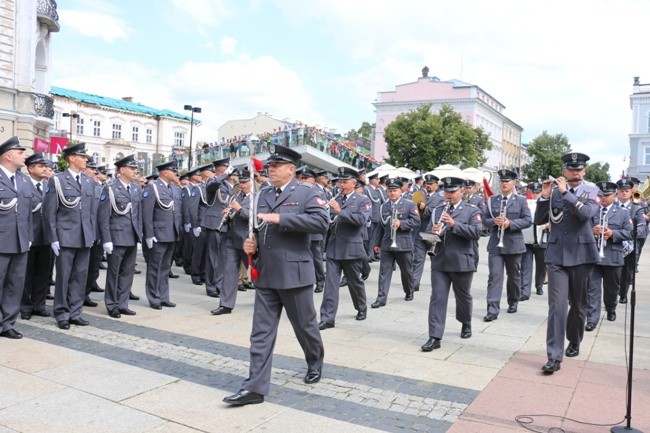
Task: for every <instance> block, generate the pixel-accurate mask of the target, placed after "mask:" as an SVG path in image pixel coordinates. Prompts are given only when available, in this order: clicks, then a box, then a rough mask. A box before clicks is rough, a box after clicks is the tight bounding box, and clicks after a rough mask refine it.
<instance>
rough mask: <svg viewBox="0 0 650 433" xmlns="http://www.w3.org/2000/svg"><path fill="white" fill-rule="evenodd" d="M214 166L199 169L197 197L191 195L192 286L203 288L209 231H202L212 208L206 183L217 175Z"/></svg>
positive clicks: (206, 165) (204, 166)
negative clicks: (199, 177)
mask: <svg viewBox="0 0 650 433" xmlns="http://www.w3.org/2000/svg"><path fill="white" fill-rule="evenodd" d="M215 170H216V169H215V167H214V164H212V163H210V164H205V165H202V166H200V167H199V172H200V173H201V182H199V183H198V184H197V185H196V189H195V190H194V194H195V195H190V204H189V207H190V212H189V213H190V225H191V227H190V229H191V231H192V244H193V245H192V268H191V270H190V272H191V273H192V284H195V285H197V286H202V285H203V284H205V268H206V264H205V263H206V262H205V256H206V254H205V249H206V246H205V241H206V239H207V236H208V231H207V230H202V229H201V227H202V222H203V216H204V215H205V213H206V212H207V210H208V208H209V207H210V206H209V204H208V198H207V197H208V193H207V191H206V189H205V185H206V183H207V182H208V181H209V180H210V178H211V177H213V176H214V174H215Z"/></svg>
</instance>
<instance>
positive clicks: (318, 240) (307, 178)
mask: <svg viewBox="0 0 650 433" xmlns="http://www.w3.org/2000/svg"><path fill="white" fill-rule="evenodd" d="M296 173H297V174H298V180H300V181H301V182H305V183H308V184H310V185H312V186H314V191H316V192H318V195H319V196H320V198H321V199H323V200H325V201H328V200H327V194H326V193H325V190H324V189H323V188H320V187H317V186H315V185H316V173H315V172H314V170H312V169H310V168H309V167H307V166H303V167H301V168H299V169H298V170H296ZM326 234H327V231H325V232H324V233H314V234H312V235H311V236H310V239H311V241H310V242H311V244H310V245H311V247H310V248H311V255H312V257H313V258H314V270H315V272H316V288H315V289H314V293H320V292H322V291H323V288H324V287H325V266H324V265H323V244H324V240H325V235H326Z"/></svg>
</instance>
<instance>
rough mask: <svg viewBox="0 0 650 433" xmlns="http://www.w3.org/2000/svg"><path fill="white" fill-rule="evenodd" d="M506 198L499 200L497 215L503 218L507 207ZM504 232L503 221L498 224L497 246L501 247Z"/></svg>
mask: <svg viewBox="0 0 650 433" xmlns="http://www.w3.org/2000/svg"><path fill="white" fill-rule="evenodd" d="M506 203H507V201H506V200H501V208H500V209H499V216H502V217H503V218H506V213H507V208H506ZM504 232H505V228H504V227H503V223H501V225H500V226H499V228H498V229H497V237H498V238H499V243H498V245H497V247H499V248H503V233H504Z"/></svg>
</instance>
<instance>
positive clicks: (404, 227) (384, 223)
mask: <svg viewBox="0 0 650 433" xmlns="http://www.w3.org/2000/svg"><path fill="white" fill-rule="evenodd" d="M396 206H397V219H399V220H400V227H399V228H398V229H397V232H396V242H397V248H391V246H390V245H391V244H392V242H393V241H392V240H391V238H390V234H391V216H392V212H393V210H392V202H391V201H390V200H388V201H387V202H385V203H384V204H383V205H382V206H381V221H380V222H381V224H380V226H379V236H378V239H380V240H381V245H376V246H380V247H381V249H382V250H386V251H413V250H414V245H413V233H412V232H413V230H418V229H419V227H420V214H419V213H418V211H417V209H415V204H413V201H411V200H409V199H405V198H404V197H401V198H400V199H399V200H398V201H397V205H396Z"/></svg>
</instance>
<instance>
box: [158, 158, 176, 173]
mask: <svg viewBox="0 0 650 433" xmlns="http://www.w3.org/2000/svg"><path fill="white" fill-rule="evenodd" d="M156 168H157V169H158V173H160V172H161V171H163V170H172V171H178V167H177V166H176V161H167V162H163V163H162V164H158V165H157V166H156Z"/></svg>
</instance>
